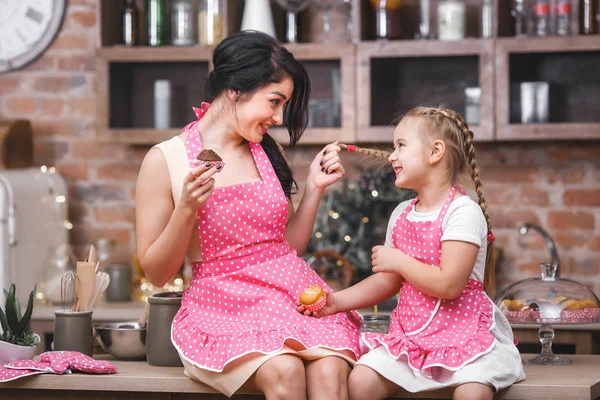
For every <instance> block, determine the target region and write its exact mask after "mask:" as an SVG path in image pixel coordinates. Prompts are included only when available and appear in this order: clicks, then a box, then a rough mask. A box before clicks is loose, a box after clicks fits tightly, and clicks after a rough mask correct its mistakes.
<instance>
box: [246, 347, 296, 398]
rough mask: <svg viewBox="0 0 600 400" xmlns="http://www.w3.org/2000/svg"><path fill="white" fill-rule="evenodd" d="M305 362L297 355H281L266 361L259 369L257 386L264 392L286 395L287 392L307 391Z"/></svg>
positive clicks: (256, 379) (256, 380)
mask: <svg viewBox="0 0 600 400" xmlns="http://www.w3.org/2000/svg"><path fill="white" fill-rule="evenodd" d="M304 376H305V370H304V363H303V362H302V360H301V359H300V358H298V357H296V356H292V355H281V356H277V357H273V358H271V359H270V360H268V361H267V362H265V363H264V364H263V365H262V366H261V367H260V368H259V369H258V370H257V371H256V377H255V383H256V386H257V387H258V388H259V389H261V390H262V391H263V392H267V391H271V392H276V393H277V394H278V396H281V397H283V398H285V397H286V393H296V392H297V391H305V388H306V381H305V377H304Z"/></svg>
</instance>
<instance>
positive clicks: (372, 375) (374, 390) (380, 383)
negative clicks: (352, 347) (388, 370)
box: [348, 365, 398, 400]
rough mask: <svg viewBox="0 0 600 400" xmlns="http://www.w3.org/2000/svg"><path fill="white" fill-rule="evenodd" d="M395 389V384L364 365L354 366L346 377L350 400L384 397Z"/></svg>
mask: <svg viewBox="0 0 600 400" xmlns="http://www.w3.org/2000/svg"><path fill="white" fill-rule="evenodd" d="M397 389H398V387H397V386H396V385H395V384H393V383H392V382H390V381H388V380H387V379H385V378H384V377H382V376H381V375H379V374H378V373H377V372H375V371H374V370H372V369H371V368H369V367H365V366H364V365H357V366H355V367H354V369H353V370H352V372H350V376H349V377H348V394H349V397H350V400H363V399H367V400H376V399H385V398H386V397H388V396H389V395H390V394H392V393H394V392H395V391H396V390H397Z"/></svg>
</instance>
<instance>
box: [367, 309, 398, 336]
mask: <svg viewBox="0 0 600 400" xmlns="http://www.w3.org/2000/svg"><path fill="white" fill-rule="evenodd" d="M363 321H364V322H363V326H362V328H361V332H375V333H383V334H387V333H388V331H389V329H390V321H391V317H390V316H389V315H385V314H378V315H374V314H367V315H363Z"/></svg>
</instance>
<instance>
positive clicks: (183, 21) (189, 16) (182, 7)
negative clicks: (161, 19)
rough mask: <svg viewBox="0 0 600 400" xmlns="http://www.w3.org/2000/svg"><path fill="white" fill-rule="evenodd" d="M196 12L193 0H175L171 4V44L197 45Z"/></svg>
mask: <svg viewBox="0 0 600 400" xmlns="http://www.w3.org/2000/svg"><path fill="white" fill-rule="evenodd" d="M195 17H196V11H195V9H194V2H193V1H192V0H173V2H172V4H171V44H172V45H173V46H191V45H193V44H194V43H196V37H197V36H196V23H197V19H196V18H195Z"/></svg>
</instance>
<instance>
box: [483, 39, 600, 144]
mask: <svg viewBox="0 0 600 400" xmlns="http://www.w3.org/2000/svg"><path fill="white" fill-rule="evenodd" d="M598 62H600V39H599V38H598V37H591V36H569V37H547V38H536V37H532V38H514V37H512V38H500V39H497V40H496V44H495V60H494V69H495V80H496V98H495V107H496V139H497V140H511V141H512V140H578V139H579V140H581V139H583V140H586V139H588V140H589V139H600V116H599V115H598V114H597V113H596V112H595V110H596V109H597V104H598V102H599V101H600V93H599V90H598V89H599V88H600V76H599V75H598V73H597V71H598V69H597V65H598ZM525 81H545V82H549V84H550V123H545V124H520V123H516V122H520V118H519V115H518V114H519V113H520V110H519V107H518V106H519V104H520V100H519V97H518V95H519V92H518V84H519V83H520V82H525Z"/></svg>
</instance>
